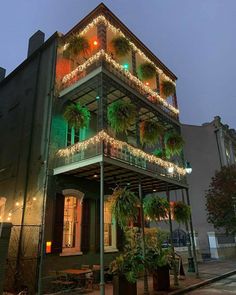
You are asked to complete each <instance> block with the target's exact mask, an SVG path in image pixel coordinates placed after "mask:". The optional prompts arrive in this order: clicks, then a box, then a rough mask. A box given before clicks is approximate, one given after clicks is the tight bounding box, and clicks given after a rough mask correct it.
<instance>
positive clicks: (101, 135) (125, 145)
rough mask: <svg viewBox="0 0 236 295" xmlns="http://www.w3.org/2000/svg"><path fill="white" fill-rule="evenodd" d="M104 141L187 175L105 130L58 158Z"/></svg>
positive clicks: (72, 147)
mask: <svg viewBox="0 0 236 295" xmlns="http://www.w3.org/2000/svg"><path fill="white" fill-rule="evenodd" d="M102 141H103V142H105V143H106V144H110V145H111V146H112V147H113V148H116V149H126V150H128V151H129V152H130V153H131V154H132V155H133V156H135V157H139V158H142V159H145V160H146V161H148V162H150V163H153V164H157V165H159V166H161V167H163V168H165V169H167V170H168V169H169V168H171V169H173V170H174V171H176V172H177V173H178V174H180V175H185V174H186V171H185V169H184V168H181V167H179V166H177V165H176V164H173V163H171V162H168V161H164V160H162V159H161V158H158V157H156V156H154V155H151V154H147V153H145V152H144V151H142V150H140V149H138V148H135V147H133V146H131V145H129V144H128V143H126V142H123V141H120V140H117V139H115V138H113V137H111V136H110V135H108V134H107V133H106V132H105V131H104V130H102V131H100V132H99V133H98V134H97V135H95V136H93V137H91V138H89V139H87V140H85V141H82V142H77V143H76V144H74V145H72V146H69V147H67V148H63V149H60V150H59V151H58V152H57V156H58V157H68V156H70V155H73V154H75V153H77V152H80V151H84V150H86V149H87V148H88V147H89V146H90V145H96V144H97V143H101V142H102Z"/></svg>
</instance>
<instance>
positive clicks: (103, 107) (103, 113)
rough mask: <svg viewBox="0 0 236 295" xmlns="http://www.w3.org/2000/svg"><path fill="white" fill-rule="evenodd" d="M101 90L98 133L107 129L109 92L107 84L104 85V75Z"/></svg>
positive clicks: (101, 77)
mask: <svg viewBox="0 0 236 295" xmlns="http://www.w3.org/2000/svg"><path fill="white" fill-rule="evenodd" d="M100 79H101V80H100V89H99V97H98V115H97V116H98V117H97V124H98V128H97V129H98V132H99V131H101V130H103V129H106V128H107V126H106V125H107V124H106V117H107V95H106V93H107V90H106V88H105V87H106V86H105V83H103V80H104V78H103V75H102V74H101V76H100Z"/></svg>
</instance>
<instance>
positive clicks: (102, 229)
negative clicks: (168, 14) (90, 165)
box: [100, 162, 105, 295]
mask: <svg viewBox="0 0 236 295" xmlns="http://www.w3.org/2000/svg"><path fill="white" fill-rule="evenodd" d="M104 294H105V283H104V166H103V162H100V295H104Z"/></svg>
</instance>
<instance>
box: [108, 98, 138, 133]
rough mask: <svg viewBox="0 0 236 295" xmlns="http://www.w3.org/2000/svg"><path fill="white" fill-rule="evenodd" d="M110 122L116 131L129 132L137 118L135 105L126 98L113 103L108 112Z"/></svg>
mask: <svg viewBox="0 0 236 295" xmlns="http://www.w3.org/2000/svg"><path fill="white" fill-rule="evenodd" d="M107 117H108V122H109V124H110V125H111V127H112V129H113V130H114V131H115V132H116V133H123V132H125V133H127V130H128V129H129V127H130V126H131V125H132V124H134V122H135V118H136V109H135V106H134V105H133V104H132V103H131V102H129V101H125V100H117V101H115V102H113V103H111V104H110V105H109V107H108V112H107Z"/></svg>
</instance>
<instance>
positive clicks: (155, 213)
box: [143, 196, 170, 221]
mask: <svg viewBox="0 0 236 295" xmlns="http://www.w3.org/2000/svg"><path fill="white" fill-rule="evenodd" d="M169 206H170V205H169V203H168V201H167V200H166V199H164V198H161V197H159V196H152V197H145V198H144V200H143V210H144V214H145V216H148V217H149V218H150V219H151V220H155V221H160V220H161V219H166V217H167V216H168V210H169Z"/></svg>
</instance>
